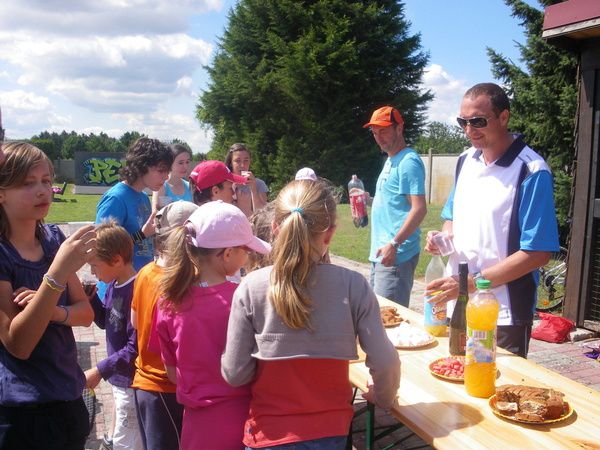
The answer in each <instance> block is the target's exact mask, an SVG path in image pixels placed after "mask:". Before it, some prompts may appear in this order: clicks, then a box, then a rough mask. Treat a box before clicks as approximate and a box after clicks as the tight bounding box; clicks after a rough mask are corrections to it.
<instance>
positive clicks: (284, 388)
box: [221, 180, 400, 450]
mask: <svg viewBox="0 0 600 450" xmlns="http://www.w3.org/2000/svg"><path fill="white" fill-rule="evenodd" d="M335 229H336V200H335V197H334V195H333V188H332V186H331V185H330V184H329V183H327V182H326V181H324V180H317V181H314V182H306V181H292V182H291V183H289V184H288V185H287V186H285V187H284V188H283V189H282V190H281V192H280V193H279V195H278V196H277V199H276V200H275V213H274V221H273V230H274V234H275V241H274V243H273V252H272V260H273V266H270V267H265V268H263V269H259V270H256V271H254V272H252V273H250V274H248V275H247V276H246V277H245V278H244V280H243V281H242V283H241V285H240V287H239V288H238V289H237V291H236V292H235V295H234V299H233V304H232V309H231V315H230V319H229V326H228V329H227V346H226V348H225V353H224V354H223V357H222V360H221V371H222V374H223V376H224V378H225V379H226V380H227V381H228V382H229V383H230V384H232V385H233V386H238V385H243V384H245V383H249V382H252V388H251V393H252V396H251V400H250V411H249V416H248V419H247V421H246V424H245V425H244V444H245V445H246V446H247V448H250V449H255V448H264V447H274V446H278V445H283V444H291V443H299V442H302V443H304V445H305V446H306V448H315V449H316V448H327V449H332V450H335V449H344V448H345V445H346V435H347V432H348V429H349V426H350V421H351V420H352V415H353V411H352V407H351V404H350V403H351V398H352V391H351V387H350V383H349V381H348V362H349V361H350V360H352V359H356V358H357V357H358V355H357V348H356V338H357V337H358V340H359V343H360V346H361V347H362V348H363V350H364V351H365V352H366V353H367V366H368V367H369V368H370V371H371V376H372V378H373V381H374V392H371V393H370V396H371V398H372V399H373V401H375V402H376V403H377V404H378V405H379V406H381V407H383V408H389V407H390V406H391V405H392V403H393V401H394V399H395V397H396V391H397V389H398V385H399V378H400V362H399V359H398V354H397V352H396V350H395V349H394V347H393V346H392V344H391V343H390V341H389V340H388V339H387V336H386V334H385V330H384V329H383V325H382V323H381V318H380V314H379V305H378V303H377V298H376V297H375V294H374V293H373V291H372V290H371V288H370V286H369V284H368V282H367V281H366V280H365V278H364V277H363V276H362V275H360V274H358V273H357V272H354V271H351V270H348V269H345V268H342V267H338V266H335V265H332V264H329V263H325V262H323V256H324V255H325V254H326V252H327V251H328V248H329V243H330V242H331V239H332V238H333V236H334V233H335ZM283 380H285V382H282V381H283Z"/></svg>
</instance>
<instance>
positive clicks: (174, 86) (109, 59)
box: [0, 0, 541, 152]
mask: <svg viewBox="0 0 600 450" xmlns="http://www.w3.org/2000/svg"><path fill="white" fill-rule="evenodd" d="M528 3H530V4H532V5H534V6H536V7H537V8H539V9H541V7H540V5H539V3H537V1H534V0H531V1H528ZM234 4H235V2H234V1H233V0H104V1H102V2H98V1H97V0H53V1H52V2H45V1H41V0H20V1H18V2H16V1H12V2H11V1H7V0H3V1H1V2H0V105H1V106H2V112H3V114H2V115H3V121H4V127H5V128H6V129H7V137H8V138H11V139H17V138H27V137H30V136H32V135H33V134H37V133H39V132H41V131H43V130H50V131H58V132H60V131H62V130H63V129H66V130H67V131H70V130H75V131H77V132H85V133H90V132H94V133H99V132H100V131H104V132H106V133H108V134H109V135H111V136H115V137H118V136H120V135H121V134H122V133H123V132H125V131H128V130H137V131H140V132H143V133H146V134H148V135H149V136H151V137H157V138H160V139H172V138H174V137H178V138H181V139H184V140H186V141H187V142H189V143H190V144H191V145H192V148H193V149H194V151H195V152H206V151H207V150H208V149H209V145H210V141H211V133H210V130H203V129H201V128H200V125H199V124H198V122H197V121H196V120H195V118H194V112H195V104H196V101H197V95H198V93H199V92H200V91H201V90H202V89H203V88H205V86H206V83H207V80H208V79H207V75H206V72H205V70H204V69H203V68H202V66H203V65H205V64H207V63H209V62H210V58H211V55H212V54H213V52H214V51H215V48H216V45H217V39H218V37H219V36H221V35H222V34H223V30H224V29H225V27H226V25H227V13H228V11H229V10H230V8H231V7H232V5H234ZM404 4H405V12H406V17H407V19H408V20H409V21H410V22H411V30H410V31H411V33H416V32H419V33H421V39H422V46H423V49H424V50H425V51H428V52H429V55H430V60H429V64H428V68H427V72H426V74H425V76H424V87H426V88H429V89H431V90H432V91H433V92H434V94H435V96H436V98H435V99H434V100H433V101H432V102H431V104H430V106H429V111H428V117H429V119H430V120H441V121H447V122H452V121H453V120H454V117H455V116H456V112H457V110H458V107H459V104H460V99H461V96H462V93H463V92H464V91H465V90H466V89H467V88H468V87H470V86H471V85H473V84H475V83H478V82H482V81H491V80H493V78H492V74H491V71H490V64H489V61H488V58H487V55H486V50H485V49H486V46H489V47H491V48H493V49H495V50H496V51H499V52H500V53H502V54H504V55H505V56H508V57H509V58H511V59H513V60H514V61H518V60H519V53H518V50H517V48H516V42H521V43H524V42H525V37H524V35H523V31H522V28H521V27H520V26H519V24H518V21H517V20H516V19H514V18H512V17H511V16H510V8H509V7H508V6H506V5H505V4H504V2H503V1H502V0H469V1H467V0H405V1H404Z"/></svg>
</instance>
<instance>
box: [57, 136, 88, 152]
mask: <svg viewBox="0 0 600 450" xmlns="http://www.w3.org/2000/svg"><path fill="white" fill-rule="evenodd" d="M85 143H86V137H85V135H79V134H77V133H75V132H74V131H72V132H71V134H70V135H69V137H68V138H66V139H65V141H64V142H63V145H62V149H61V151H60V153H61V157H62V158H63V159H73V158H74V157H75V152H84V151H86V148H85Z"/></svg>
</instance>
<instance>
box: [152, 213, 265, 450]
mask: <svg viewBox="0 0 600 450" xmlns="http://www.w3.org/2000/svg"><path fill="white" fill-rule="evenodd" d="M166 248H168V249H169V252H170V253H168V255H167V258H166V262H167V264H166V266H165V276H164V278H163V282H162V285H161V288H162V289H161V290H162V291H163V292H164V294H165V298H164V299H163V300H161V301H160V302H159V310H158V314H157V323H156V332H157V334H158V337H159V342H160V351H161V355H162V358H163V361H164V363H165V368H166V370H167V376H168V377H169V379H170V380H171V381H172V382H173V383H176V384H177V401H178V402H179V403H182V404H183V405H184V413H183V430H182V433H181V447H180V448H181V450H202V449H206V450H212V449H219V450H241V449H243V447H244V446H243V444H242V434H243V424H244V421H245V420H246V417H247V415H248V402H249V399H250V398H249V396H250V390H249V387H248V386H247V385H246V386H241V387H233V386H230V385H229V384H227V383H226V382H225V380H224V379H223V377H222V376H221V354H222V353H223V350H224V349H225V340H226V334H227V322H228V320H229V310H230V308H231V299H232V298H233V292H234V291H235V288H236V287H237V285H236V284H234V283H231V282H229V281H227V276H231V275H233V274H234V273H236V272H237V271H238V270H239V269H240V267H242V266H243V265H244V264H245V263H246V261H247V260H248V252H249V251H251V250H254V251H257V252H260V253H268V252H269V251H270V250H271V246H270V245H269V244H267V243H266V242H264V241H262V240H260V239H258V238H257V237H255V236H254V235H253V234H252V229H251V227H250V223H249V222H248V219H247V218H246V216H245V215H244V213H243V212H242V211H241V210H240V209H239V208H237V207H236V206H233V205H230V204H227V203H223V202H221V201H216V202H208V203H205V204H204V205H202V206H200V207H199V208H198V209H197V210H196V211H195V212H194V213H192V215H191V216H190V217H189V219H188V220H187V221H186V223H185V226H183V227H180V228H179V229H177V230H174V231H173V232H172V233H171V234H170V235H169V238H168V241H167V245H166Z"/></svg>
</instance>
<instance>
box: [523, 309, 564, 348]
mask: <svg viewBox="0 0 600 450" xmlns="http://www.w3.org/2000/svg"><path fill="white" fill-rule="evenodd" d="M539 315H540V318H541V319H542V320H541V322H540V323H539V325H538V326H537V327H535V328H534V330H533V332H532V333H531V337H532V338H534V339H538V340H540V341H546V342H555V343H557V344H558V343H561V342H565V341H566V340H567V336H568V335H569V331H571V330H572V329H573V327H574V326H575V322H573V321H572V320H569V319H565V318H564V317H560V316H555V315H554V314H548V313H543V312H541V313H539Z"/></svg>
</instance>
